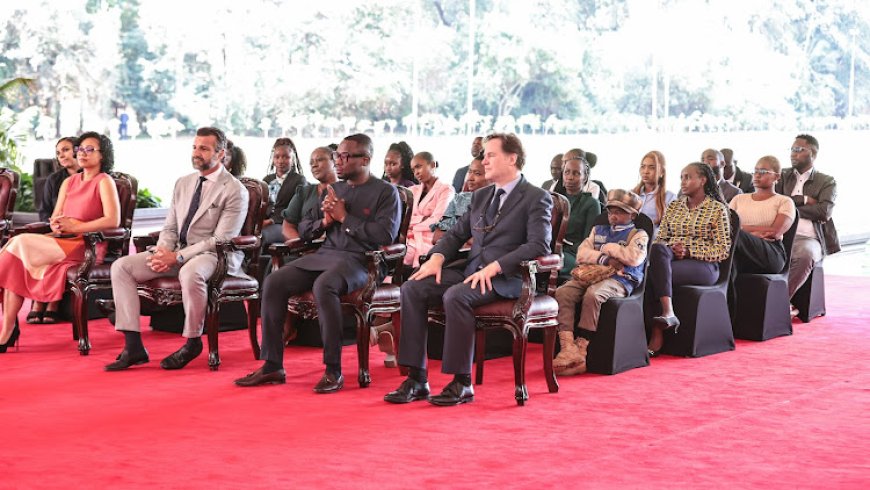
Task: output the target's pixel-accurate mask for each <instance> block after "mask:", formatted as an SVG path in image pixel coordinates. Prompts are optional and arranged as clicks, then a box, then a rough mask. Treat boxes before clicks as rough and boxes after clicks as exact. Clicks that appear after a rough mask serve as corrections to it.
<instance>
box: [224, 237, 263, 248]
mask: <svg viewBox="0 0 870 490" xmlns="http://www.w3.org/2000/svg"><path fill="white" fill-rule="evenodd" d="M230 245H232V247H233V250H251V249H253V248H256V247H259V246H260V239H259V238H258V237H256V236H254V235H244V236H237V237H235V238H233V239H232V240H230Z"/></svg>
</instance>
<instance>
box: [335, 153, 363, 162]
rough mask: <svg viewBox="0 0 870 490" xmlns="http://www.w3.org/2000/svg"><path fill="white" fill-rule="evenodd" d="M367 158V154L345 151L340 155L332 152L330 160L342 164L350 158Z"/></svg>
mask: <svg viewBox="0 0 870 490" xmlns="http://www.w3.org/2000/svg"><path fill="white" fill-rule="evenodd" d="M367 156H369V154H368V153H348V152H346V151H343V152H341V153H339V152H337V151H334V152H332V159H333V160H335V161H339V160H341V161H343V162H346V161H348V160H349V159H351V158H362V157H367Z"/></svg>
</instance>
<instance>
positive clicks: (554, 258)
mask: <svg viewBox="0 0 870 490" xmlns="http://www.w3.org/2000/svg"><path fill="white" fill-rule="evenodd" d="M532 265H534V267H535V271H534V272H532V273H537V272H550V271H554V270H559V269H561V268H562V256H561V255H557V254H549V255H541V256H540V257H535V259H534V260H524V261H522V262H520V267H523V268H525V269H529V268H530V266H532ZM530 272H531V271H530Z"/></svg>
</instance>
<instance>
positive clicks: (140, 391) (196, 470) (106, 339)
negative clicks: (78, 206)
mask: <svg viewBox="0 0 870 490" xmlns="http://www.w3.org/2000/svg"><path fill="white" fill-rule="evenodd" d="M827 288H828V298H827V301H828V316H827V317H824V318H819V319H816V320H814V321H813V322H812V323H810V324H801V323H799V322H798V323H796V324H795V334H794V335H793V336H791V337H785V338H779V339H774V340H771V341H768V342H763V343H754V342H744V341H738V343H737V350H735V351H733V352H730V353H725V354H719V355H715V356H710V357H706V358H701V359H683V358H673V357H663V358H658V359H654V360H653V364H652V366H650V367H647V368H643V369H635V370H633V371H630V372H627V373H623V374H619V375H616V376H598V375H584V376H579V377H575V378H569V379H564V380H562V382H561V390H560V392H559V393H557V394H550V393H547V389H546V384H545V383H544V380H543V372H542V368H541V363H540V355H541V347H540V346H539V345H532V346H531V347H530V353H529V369H528V373H527V378H528V383H529V391H530V395H531V398H530V400H529V402H528V403H527V405H526V406H525V407H517V406H516V404H515V403H514V400H513V375H512V368H511V364H510V360H509V359H507V358H503V359H498V360H494V361H489V362H487V365H486V366H487V373H486V379H485V384H484V385H481V386H478V387H477V388H476V393H477V400H476V401H475V402H474V403H472V404H469V405H465V406H462V407H455V408H438V407H433V406H430V405H429V404H427V403H425V402H418V403H414V404H412V405H410V406H393V405H389V404H387V403H384V402H383V401H382V396H383V395H384V393H386V392H387V391H390V390H392V389H394V388H395V387H396V386H398V384H399V382H400V381H401V378H400V377H399V376H398V374H397V372H396V370H389V369H387V368H384V367H383V365H382V363H381V357H380V356H381V354H380V353H378V352H377V351H376V350H375V352H373V353H372V365H373V366H374V368H373V372H372V376H373V383H372V385H371V387H369V388H367V389H359V388H358V387H357V385H356V381H355V378H356V375H355V373H354V371H355V365H356V352H355V349H353V348H345V357H344V363H345V371H346V375H349V376H348V380H349V381H350V382H349V383H348V385H347V387H346V388H345V390H344V391H343V392H341V393H338V394H335V395H315V394H313V393H312V392H311V387H312V386H313V385H314V383H315V382H316V381H317V379H318V378H319V376H320V374H321V372H322V366H321V364H320V350H319V349H312V348H298V347H292V348H289V349H288V351H287V361H286V368H287V371H288V382H287V384H286V385H283V386H269V387H262V388H257V389H241V388H236V387H235V386H233V385H232V380H233V379H235V378H236V377H239V376H242V375H244V374H246V373H247V372H249V371H251V370H253V369H255V368H256V367H257V366H259V362H257V361H254V360H253V358H252V356H251V352H250V348H249V345H248V341H247V337H246V333H245V332H243V331H238V332H231V333H225V334H222V335H221V347H222V349H221V352H222V357H223V366H222V367H221V370H220V371H218V372H210V371H208V367H207V361H206V356H205V355H203V356H201V357H200V358H198V359H197V360H195V361H194V362H193V363H192V364H191V365H190V366H188V367H187V368H185V369H184V370H182V371H176V372H167V371H163V370H161V369H160V367H159V360H160V359H161V358H162V357H163V356H165V355H167V354H169V353H170V352H172V351H174V350H175V349H176V348H177V347H178V346H179V345H180V344H181V342H182V340H181V338H180V337H178V336H175V335H172V334H166V333H158V332H149V333H146V334H145V335H144V340H145V344H146V346H147V347H148V349H149V351H150V353H151V358H152V361H151V363H150V364H146V365H144V366H140V367H137V368H133V369H131V370H129V371H128V372H121V373H106V372H103V370H102V366H103V365H104V364H106V363H108V362H110V361H112V360H113V359H114V356H115V355H116V354H117V353H118V352H119V351H120V349H121V346H122V344H123V337H122V336H121V335H120V334H117V333H115V332H114V331H113V330H112V329H111V326H110V325H109V324H108V323H107V322H106V321H105V320H100V321H95V322H92V324H91V335H92V342H93V346H94V349H93V351H92V353H91V355H90V356H88V357H81V356H79V355H78V353H77V351H76V344H75V343H74V342H73V341H72V340H71V336H70V328H69V325H68V324H62V325H53V326H49V325H33V326H31V325H24V328H23V329H22V340H23V345H22V346H21V350H20V351H19V352H14V351H10V352H9V353H7V354H0V379H2V382H0V383H2V384H0V424H2V430H0V434H2V435H0V440H2V442H0V465H2V468H3V472H2V473H3V476H0V487H2V488H80V487H84V488H106V487H114V488H200V487H209V488H412V487H419V488H432V487H434V488H475V487H496V486H498V487H511V488H533V487H537V488H540V487H544V488H546V487H554V488H555V487H570V488H577V487H579V488H650V487H653V488H661V487H678V488H679V487H683V488H696V487H702V488H709V487H726V486H727V487H737V488H793V487H800V488H867V487H868V485H870V463H868V453H870V416H868V413H870V390H868V387H870V369H868V367H870V366H868V364H870V362H868V360H870V355H868V352H870V331H868V329H867V320H866V319H867V317H868V316H870V308H868V302H867V300H866V296H865V295H866V291H867V290H870V279H867V278H851V277H849V278H846V277H828V286H827ZM22 318H23V315H22ZM431 367H432V371H433V372H434V373H437V371H438V369H439V368H440V365H439V364H438V363H433V365H432V366H431ZM432 378H433V379H432V382H433V383H432V385H433V389H435V390H440V389H441V387H442V386H443V385H444V384H445V383H446V381H447V377H446V376H444V375H441V374H440V373H438V374H433V376H432Z"/></svg>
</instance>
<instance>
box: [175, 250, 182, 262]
mask: <svg viewBox="0 0 870 490" xmlns="http://www.w3.org/2000/svg"><path fill="white" fill-rule="evenodd" d="M175 261H176V262H178V263H179V264H183V263H184V255H181V252H175Z"/></svg>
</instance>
